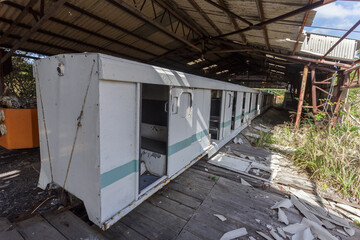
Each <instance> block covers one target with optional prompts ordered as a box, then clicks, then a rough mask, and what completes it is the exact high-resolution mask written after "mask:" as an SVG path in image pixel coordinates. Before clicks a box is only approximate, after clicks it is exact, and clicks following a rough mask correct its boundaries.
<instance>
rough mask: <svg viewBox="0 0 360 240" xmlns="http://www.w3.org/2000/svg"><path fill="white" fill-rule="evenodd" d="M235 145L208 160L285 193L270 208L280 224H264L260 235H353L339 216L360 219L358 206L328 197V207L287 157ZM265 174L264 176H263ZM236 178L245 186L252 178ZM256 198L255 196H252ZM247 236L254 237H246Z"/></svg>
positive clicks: (329, 239) (302, 238)
mask: <svg viewBox="0 0 360 240" xmlns="http://www.w3.org/2000/svg"><path fill="white" fill-rule="evenodd" d="M253 129H255V130H258V131H261V132H271V129H270V128H267V127H266V126H257V125H255V126H254V127H253ZM245 135H246V136H247V137H251V138H258V137H259V135H258V134H256V133H252V132H249V131H247V132H246V133H245ZM239 139H240V138H239ZM233 142H234V143H235V144H236V143H237V142H238V138H234V140H233ZM235 146H236V145H231V144H230V145H228V146H226V148H225V149H226V152H224V151H220V153H218V154H217V155H216V156H214V157H213V158H211V159H210V160H209V161H208V163H210V164H213V165H216V166H220V167H223V168H225V169H229V170H232V171H235V172H237V173H239V174H240V176H241V175H243V176H247V177H250V178H252V179H254V181H255V180H256V181H257V180H260V181H262V182H263V186H271V187H274V188H275V189H280V190H281V191H283V192H284V193H287V194H288V195H287V196H285V198H284V199H282V200H280V201H278V202H276V203H275V204H274V205H273V206H272V207H270V209H271V210H275V212H274V214H276V211H277V218H278V224H279V225H277V226H276V227H275V228H273V227H272V226H271V225H266V226H267V228H268V232H266V233H265V232H262V231H257V233H258V234H259V235H260V236H262V237H263V238H265V239H272V240H273V239H275V240H281V239H292V240H312V239H314V238H317V239H320V240H325V239H326V240H336V239H338V238H337V237H336V236H338V235H337V233H340V234H341V235H343V236H346V237H351V236H354V235H355V229H354V228H352V227H351V226H350V224H349V222H348V221H346V220H344V219H343V218H341V217H340V216H341V215H343V216H346V217H347V218H349V219H351V220H357V221H359V222H360V207H359V208H355V207H353V206H349V205H347V204H345V203H339V202H336V201H331V200H329V199H327V201H326V202H327V203H328V206H325V205H324V199H321V198H320V199H317V198H316V196H315V195H314V194H313V189H314V186H313V185H312V184H311V183H310V184H309V180H308V179H305V178H300V177H297V175H298V173H297V172H296V171H297V170H296V168H295V167H294V166H292V165H291V164H289V161H287V160H286V157H284V156H282V155H281V154H278V153H273V152H270V153H269V155H268V156H261V155H259V154H258V153H257V152H256V151H254V153H253V154H249V153H250V152H251V151H249V150H247V151H240V150H239V149H238V148H236V147H235ZM232 148H234V149H232ZM270 148H271V149H277V150H278V151H280V152H282V153H285V154H291V153H294V152H295V151H296V149H295V148H292V147H284V146H278V145H275V144H272V145H271V146H270ZM254 150H255V149H254ZM282 168H286V170H287V171H289V172H291V173H290V175H289V173H283V172H282V171H281V169H282ZM264 173H266V174H267V175H266V176H265V175H264ZM239 180H240V182H241V184H243V185H245V186H252V184H250V183H251V181H250V183H249V182H248V180H245V179H243V178H241V177H239ZM265 183H266V184H268V185H266V184H265ZM257 197H258V196H255V198H257ZM295 209H296V210H295ZM285 210H286V211H285ZM297 210H298V211H299V212H297ZM290 212H291V214H294V213H295V212H297V213H299V217H298V219H299V220H297V221H299V222H295V223H294V218H293V217H291V219H292V222H291V224H290V221H289V220H290V219H289V218H288V216H287V214H290ZM300 214H301V215H302V216H301V215H300ZM289 216H290V215H289ZM255 221H256V222H257V224H259V225H260V226H262V227H263V226H265V224H266V223H262V222H261V221H260V220H259V219H255ZM280 226H281V227H280ZM288 234H290V235H288ZM270 235H271V236H270ZM249 239H254V238H253V237H249Z"/></svg>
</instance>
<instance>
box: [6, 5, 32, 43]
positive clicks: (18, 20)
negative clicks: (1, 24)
mask: <svg viewBox="0 0 360 240" xmlns="http://www.w3.org/2000/svg"><path fill="white" fill-rule="evenodd" d="M37 1H38V0H30V2H29V3H28V4H26V6H25V7H24V8H23V9H22V10H21V12H20V14H19V15H18V16H17V18H16V19H15V21H13V22H12V24H11V25H10V26H9V28H8V29H7V30H6V31H5V32H4V34H3V35H2V36H1V38H0V42H2V41H4V40H5V39H6V38H7V37H8V36H9V35H10V34H11V32H12V31H13V29H14V28H15V27H16V25H17V24H19V23H20V22H21V21H22V20H23V19H24V17H25V16H26V15H27V14H28V13H29V10H30V9H31V8H32V7H33V6H34V5H35V3H36V2H37Z"/></svg>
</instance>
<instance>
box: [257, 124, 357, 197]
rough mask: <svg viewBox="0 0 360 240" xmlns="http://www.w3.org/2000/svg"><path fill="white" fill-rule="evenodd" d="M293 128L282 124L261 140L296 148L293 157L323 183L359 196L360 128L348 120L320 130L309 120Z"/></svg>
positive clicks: (347, 193) (349, 194) (352, 195)
mask: <svg viewBox="0 0 360 240" xmlns="http://www.w3.org/2000/svg"><path fill="white" fill-rule="evenodd" d="M293 129H294V127H293V125H292V124H289V123H288V124H283V125H279V126H277V127H275V130H274V131H273V134H272V136H268V135H267V136H263V141H262V142H266V143H275V144H277V145H282V146H287V147H293V148H296V149H297V150H296V152H295V153H294V154H293V155H292V156H291V158H293V159H294V161H295V162H296V163H297V165H298V166H300V167H302V168H304V169H306V170H307V171H308V172H310V174H311V175H312V176H311V177H312V178H314V179H316V180H318V181H320V182H321V183H322V186H325V187H326V186H331V187H333V188H335V189H337V190H339V191H340V192H342V193H343V194H344V195H347V196H351V197H356V198H358V199H360V174H359V173H360V128H359V127H358V126H354V125H352V124H351V123H349V122H345V123H342V124H337V125H335V126H334V125H330V124H329V125H328V126H327V127H325V128H321V129H319V128H318V127H316V126H315V125H314V124H313V123H311V122H310V121H307V122H305V123H303V124H302V125H301V127H300V128H299V129H298V130H297V131H296V133H295V131H294V130H293Z"/></svg>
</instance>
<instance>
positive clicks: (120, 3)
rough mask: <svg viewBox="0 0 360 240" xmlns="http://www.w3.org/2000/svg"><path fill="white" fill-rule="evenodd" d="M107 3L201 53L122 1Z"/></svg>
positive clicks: (195, 47)
mask: <svg viewBox="0 0 360 240" xmlns="http://www.w3.org/2000/svg"><path fill="white" fill-rule="evenodd" d="M107 1H108V2H110V3H112V4H113V5H114V6H116V7H119V8H121V9H123V10H124V11H126V12H128V13H129V14H131V15H133V16H135V17H137V18H138V19H140V20H142V21H143V22H145V23H147V24H149V25H151V26H153V27H155V28H157V29H158V30H160V31H161V32H163V33H165V34H167V35H168V36H170V37H172V38H174V39H176V40H178V41H180V42H182V43H184V44H186V45H188V46H190V47H192V48H193V49H195V50H196V51H199V52H201V51H202V50H201V48H199V47H197V46H196V45H194V44H193V43H191V42H190V41H188V40H187V39H184V38H183V37H180V36H179V35H177V34H176V33H174V32H172V31H170V30H169V29H167V28H166V27H164V26H163V25H161V24H160V23H158V22H156V21H154V20H153V19H151V18H150V17H148V16H146V15H145V14H143V13H142V12H140V11H139V10H137V9H136V8H134V7H132V6H130V5H128V4H127V3H125V2H124V1H122V0H107Z"/></svg>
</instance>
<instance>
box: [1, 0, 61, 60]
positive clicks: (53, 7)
mask: <svg viewBox="0 0 360 240" xmlns="http://www.w3.org/2000/svg"><path fill="white" fill-rule="evenodd" d="M66 1H67V0H59V1H57V2H55V3H53V5H51V7H50V8H49V9H48V10H47V12H46V13H45V14H44V16H42V17H41V18H40V19H39V21H37V22H36V23H35V25H34V26H33V27H32V28H31V29H30V30H29V31H27V32H26V33H25V34H24V35H23V37H22V38H21V39H20V40H18V41H17V42H16V43H15V44H14V46H13V47H12V48H11V49H10V51H9V52H8V53H6V54H5V56H4V57H2V58H1V62H0V63H1V64H2V63H4V62H5V61H6V60H7V59H8V58H9V57H10V56H11V55H12V54H13V53H14V52H15V51H16V50H17V49H18V48H19V47H20V46H21V45H22V44H23V43H24V42H26V41H27V40H28V39H29V38H30V37H31V36H32V35H33V34H34V33H35V32H36V31H37V30H39V29H40V27H41V25H42V24H44V22H46V21H47V20H48V19H49V18H50V17H51V16H53V15H54V14H55V13H56V11H57V10H58V9H59V8H61V7H62V6H63V5H64V3H65V2H66Z"/></svg>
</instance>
